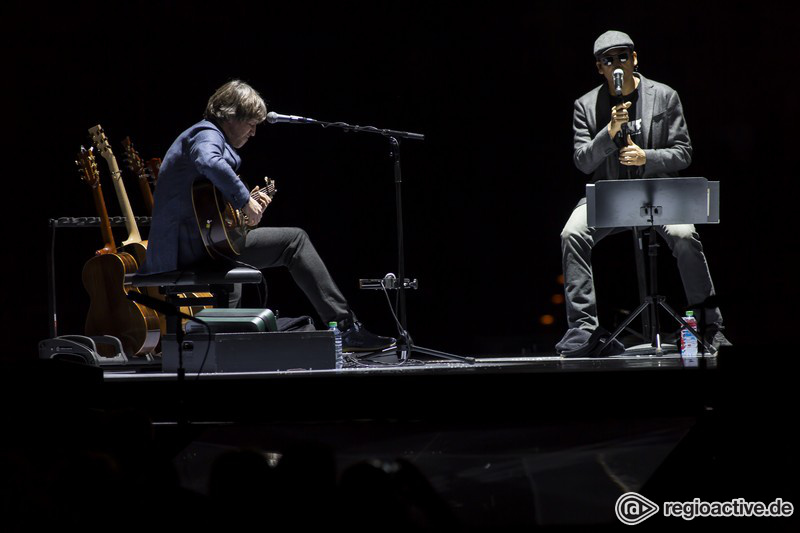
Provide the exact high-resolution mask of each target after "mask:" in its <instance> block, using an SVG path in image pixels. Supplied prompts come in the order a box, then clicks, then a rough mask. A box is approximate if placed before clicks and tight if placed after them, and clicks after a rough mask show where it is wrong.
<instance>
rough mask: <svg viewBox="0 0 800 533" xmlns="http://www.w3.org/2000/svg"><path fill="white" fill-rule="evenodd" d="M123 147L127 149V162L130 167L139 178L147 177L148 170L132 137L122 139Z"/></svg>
mask: <svg viewBox="0 0 800 533" xmlns="http://www.w3.org/2000/svg"><path fill="white" fill-rule="evenodd" d="M122 148H123V149H124V150H125V164H126V165H128V168H129V169H130V170H131V172H133V173H134V174H136V175H137V176H138V177H139V178H143V179H147V170H146V168H145V166H144V161H142V158H141V157H139V153H138V152H137V151H136V148H134V147H133V143H132V142H131V138H130V137H125V138H124V139H122Z"/></svg>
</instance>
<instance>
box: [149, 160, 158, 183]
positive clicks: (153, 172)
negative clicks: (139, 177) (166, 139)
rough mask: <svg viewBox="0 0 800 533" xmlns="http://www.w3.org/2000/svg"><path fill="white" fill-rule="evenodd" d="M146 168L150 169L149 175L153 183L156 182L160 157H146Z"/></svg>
mask: <svg viewBox="0 0 800 533" xmlns="http://www.w3.org/2000/svg"><path fill="white" fill-rule="evenodd" d="M147 169H148V170H149V171H150V177H151V178H152V181H153V184H155V183H156V182H158V171H159V170H161V158H160V157H154V158H153V159H148V160H147Z"/></svg>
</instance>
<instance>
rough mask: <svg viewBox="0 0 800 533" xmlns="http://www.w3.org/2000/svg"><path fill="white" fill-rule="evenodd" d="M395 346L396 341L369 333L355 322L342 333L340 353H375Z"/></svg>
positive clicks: (359, 323)
mask: <svg viewBox="0 0 800 533" xmlns="http://www.w3.org/2000/svg"><path fill="white" fill-rule="evenodd" d="M396 344H397V339H395V338H393V337H381V336H380V335H375V334H374V333H370V332H369V331H367V329H366V328H365V327H364V326H363V325H361V322H359V321H357V320H356V321H353V323H352V324H351V325H350V327H348V328H347V329H345V330H344V331H342V351H344V352H377V351H378V350H383V349H385V348H389V347H391V346H394V345H396Z"/></svg>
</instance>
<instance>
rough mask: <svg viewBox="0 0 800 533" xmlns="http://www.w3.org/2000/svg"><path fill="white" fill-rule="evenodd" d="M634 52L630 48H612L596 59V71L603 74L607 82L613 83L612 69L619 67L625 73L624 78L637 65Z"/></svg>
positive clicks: (629, 76) (628, 76)
mask: <svg viewBox="0 0 800 533" xmlns="http://www.w3.org/2000/svg"><path fill="white" fill-rule="evenodd" d="M638 64H639V62H638V59H637V58H636V52H634V51H633V50H631V49H630V48H613V49H611V50H609V51H608V52H606V53H605V54H603V55H602V57H600V59H599V60H598V61H597V72H599V73H600V74H602V75H603V77H605V79H606V80H607V81H608V83H610V84H613V83H614V71H615V70H617V69H618V68H621V69H622V71H623V72H624V73H625V79H626V80H628V79H630V78H631V76H633V69H634V67H635V66H636V65H638Z"/></svg>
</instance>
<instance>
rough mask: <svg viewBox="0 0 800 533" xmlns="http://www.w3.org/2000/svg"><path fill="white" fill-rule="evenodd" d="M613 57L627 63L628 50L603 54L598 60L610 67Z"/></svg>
mask: <svg viewBox="0 0 800 533" xmlns="http://www.w3.org/2000/svg"><path fill="white" fill-rule="evenodd" d="M615 59H619V62H620V63H627V61H628V52H622V53H621V54H616V55H610V56H603V57H601V58H600V62H601V63H602V64H603V65H605V66H607V67H610V66H611V65H613V64H614V60H615Z"/></svg>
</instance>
